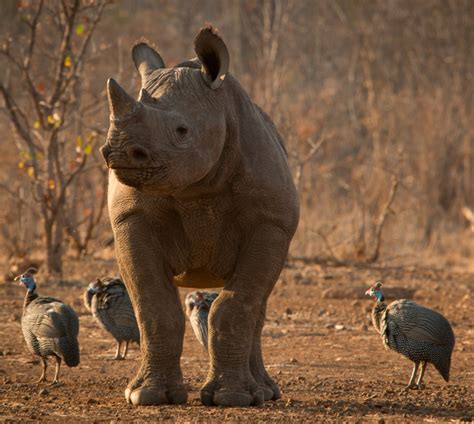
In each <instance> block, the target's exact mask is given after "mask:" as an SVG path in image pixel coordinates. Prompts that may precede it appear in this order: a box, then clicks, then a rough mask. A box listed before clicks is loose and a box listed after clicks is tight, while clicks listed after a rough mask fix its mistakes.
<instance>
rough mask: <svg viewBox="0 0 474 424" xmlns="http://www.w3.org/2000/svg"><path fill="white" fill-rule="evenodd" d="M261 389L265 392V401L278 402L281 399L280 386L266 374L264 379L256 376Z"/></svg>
mask: <svg viewBox="0 0 474 424" xmlns="http://www.w3.org/2000/svg"><path fill="white" fill-rule="evenodd" d="M265 374H266V373H265ZM254 378H255V380H256V381H257V384H258V386H259V388H260V389H261V390H262V391H263V396H264V398H265V400H266V401H267V400H277V399H280V398H281V392H280V388H279V387H278V385H277V384H276V383H275V382H274V381H273V380H272V379H271V378H270V377H269V376H268V374H266V375H265V376H263V377H262V378H258V377H256V376H254Z"/></svg>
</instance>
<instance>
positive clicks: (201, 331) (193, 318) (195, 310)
mask: <svg viewBox="0 0 474 424" xmlns="http://www.w3.org/2000/svg"><path fill="white" fill-rule="evenodd" d="M217 296H219V293H216V292H201V291H194V292H191V293H188V294H187V295H186V298H185V300H184V304H185V306H186V315H187V316H188V318H189V321H190V322H191V326H192V328H193V331H194V334H195V335H196V338H197V339H198V341H199V343H201V344H202V345H203V346H204V348H205V349H206V350H207V336H208V322H207V319H208V316H209V309H210V308H211V304H212V302H214V300H215V299H216V298H217Z"/></svg>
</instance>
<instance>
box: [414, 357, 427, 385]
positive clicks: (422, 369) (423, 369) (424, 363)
mask: <svg viewBox="0 0 474 424" xmlns="http://www.w3.org/2000/svg"><path fill="white" fill-rule="evenodd" d="M425 369H426V362H425V361H422V362H421V370H420V376H419V377H418V381H417V382H416V385H417V387H418V389H419V390H421V389H422V387H421V381H422V380H423V376H424V375H425Z"/></svg>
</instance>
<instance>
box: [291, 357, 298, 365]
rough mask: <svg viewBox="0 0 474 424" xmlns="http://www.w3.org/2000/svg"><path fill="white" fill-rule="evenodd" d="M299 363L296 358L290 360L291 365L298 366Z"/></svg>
mask: <svg viewBox="0 0 474 424" xmlns="http://www.w3.org/2000/svg"><path fill="white" fill-rule="evenodd" d="M297 363H298V359H296V358H291V359H290V364H297Z"/></svg>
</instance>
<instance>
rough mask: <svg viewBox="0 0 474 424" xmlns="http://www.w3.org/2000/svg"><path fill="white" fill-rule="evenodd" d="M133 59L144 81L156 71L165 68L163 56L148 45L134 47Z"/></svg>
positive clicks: (142, 44)
mask: <svg viewBox="0 0 474 424" xmlns="http://www.w3.org/2000/svg"><path fill="white" fill-rule="evenodd" d="M132 59H133V63H135V67H136V68H137V70H138V72H139V73H140V76H141V77H142V80H143V79H145V77H146V76H147V75H148V74H149V73H150V72H152V71H154V70H155V69H161V68H164V67H165V62H163V59H162V58H161V56H160V55H159V54H158V53H157V52H156V51H155V50H154V49H152V48H151V47H150V46H149V45H148V44H146V43H138V44H135V45H134V46H133V48H132Z"/></svg>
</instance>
